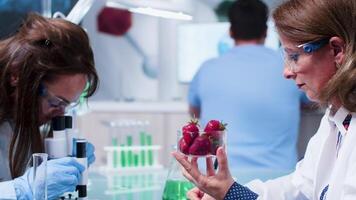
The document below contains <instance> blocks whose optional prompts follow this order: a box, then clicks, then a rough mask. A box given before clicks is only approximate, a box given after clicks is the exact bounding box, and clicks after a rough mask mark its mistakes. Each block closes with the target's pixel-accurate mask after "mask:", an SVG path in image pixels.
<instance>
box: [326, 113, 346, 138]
mask: <svg viewBox="0 0 356 200" xmlns="http://www.w3.org/2000/svg"><path fill="white" fill-rule="evenodd" d="M350 113H351V112H350V111H348V110H347V109H346V108H344V107H340V108H339V109H338V110H337V111H336V113H335V114H334V115H332V114H331V112H329V122H330V123H332V124H334V125H336V127H337V129H338V130H339V131H340V133H341V135H342V136H345V135H346V133H347V130H346V129H345V127H344V125H343V124H342V123H343V122H344V120H345V118H346V116H347V115H348V114H350Z"/></svg>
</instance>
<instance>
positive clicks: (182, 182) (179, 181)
mask: <svg viewBox="0 0 356 200" xmlns="http://www.w3.org/2000/svg"><path fill="white" fill-rule="evenodd" d="M193 187H194V185H193V184H192V183H191V182H189V181H188V180H187V179H186V178H185V177H184V176H183V174H182V171H181V166H180V165H179V163H178V162H177V161H176V160H175V159H174V158H173V157H171V163H170V168H169V170H168V176H167V179H166V183H165V186H164V191H163V196H162V200H188V198H187V192H188V191H189V190H190V189H192V188H193Z"/></svg>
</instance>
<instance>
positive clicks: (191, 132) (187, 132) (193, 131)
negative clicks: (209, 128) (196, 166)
mask: <svg viewBox="0 0 356 200" xmlns="http://www.w3.org/2000/svg"><path fill="white" fill-rule="evenodd" d="M198 126H199V125H198V119H196V118H194V119H192V120H191V121H190V122H188V124H187V125H185V126H183V128H182V132H183V138H184V140H185V141H186V142H187V143H188V145H190V144H192V143H193V141H194V139H195V138H196V137H197V136H198V135H199V128H198Z"/></svg>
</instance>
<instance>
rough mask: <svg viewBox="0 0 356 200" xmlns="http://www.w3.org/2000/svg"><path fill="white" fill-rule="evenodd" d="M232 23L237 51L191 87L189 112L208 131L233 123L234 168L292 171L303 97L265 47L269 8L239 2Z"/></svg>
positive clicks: (214, 62)
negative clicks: (214, 124)
mask: <svg viewBox="0 0 356 200" xmlns="http://www.w3.org/2000/svg"><path fill="white" fill-rule="evenodd" d="M228 18H229V21H230V35H231V37H232V38H233V40H234V42H235V47H234V48H232V49H231V50H230V51H228V52H227V53H225V54H223V55H221V56H220V57H218V58H215V59H211V60H208V61H207V62H205V63H204V64H203V65H202V66H201V67H200V69H199V70H198V72H197V74H196V75H195V77H194V78H193V80H192V82H191V84H190V89H189V95H188V101H189V104H190V113H191V115H192V116H195V117H198V118H200V120H201V122H200V124H202V125H203V126H205V124H206V123H207V122H208V121H209V120H210V119H217V120H222V121H223V123H227V124H228V126H227V141H228V146H229V148H228V157H229V164H230V166H231V167H233V168H235V169H239V170H251V171H254V170H277V171H287V172H290V171H291V170H293V169H294V166H295V164H296V162H297V147H296V144H297V137H298V127H299V119H300V102H301V98H302V97H303V93H302V92H301V91H299V90H298V88H297V87H296V86H295V85H294V84H293V82H291V81H288V80H285V79H284V78H283V77H282V76H281V75H280V74H281V73H282V71H283V59H282V56H281V54H280V53H279V52H277V51H275V50H272V49H269V48H267V47H265V46H264V41H265V38H266V34H267V19H268V8H267V6H266V5H265V4H264V3H263V2H262V1H260V0H238V1H235V2H233V3H232V4H231V6H230V9H229V12H228Z"/></svg>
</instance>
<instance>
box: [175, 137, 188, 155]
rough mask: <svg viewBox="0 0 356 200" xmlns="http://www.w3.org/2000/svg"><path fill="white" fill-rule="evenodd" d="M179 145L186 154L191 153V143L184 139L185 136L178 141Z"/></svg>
mask: <svg viewBox="0 0 356 200" xmlns="http://www.w3.org/2000/svg"><path fill="white" fill-rule="evenodd" d="M178 145H179V150H180V151H181V152H183V153H184V154H189V144H188V143H187V142H186V141H185V140H184V138H181V139H180V140H179V142H178Z"/></svg>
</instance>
